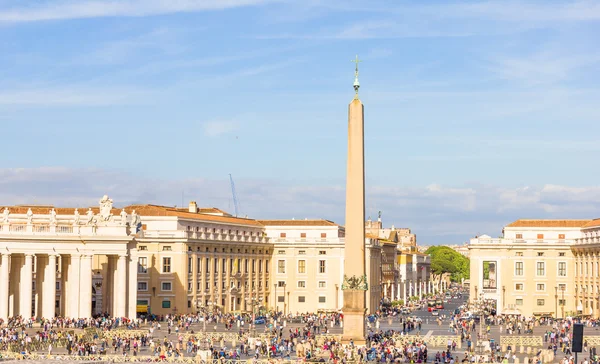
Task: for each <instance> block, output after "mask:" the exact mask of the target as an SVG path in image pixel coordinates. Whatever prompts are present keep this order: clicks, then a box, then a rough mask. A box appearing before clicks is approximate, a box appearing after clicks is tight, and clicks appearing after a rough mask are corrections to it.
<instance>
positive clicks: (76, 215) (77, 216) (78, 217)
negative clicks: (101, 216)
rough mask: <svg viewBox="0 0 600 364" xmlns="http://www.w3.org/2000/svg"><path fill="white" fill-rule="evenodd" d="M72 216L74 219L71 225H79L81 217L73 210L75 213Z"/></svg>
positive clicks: (77, 211)
mask: <svg viewBox="0 0 600 364" xmlns="http://www.w3.org/2000/svg"><path fill="white" fill-rule="evenodd" d="M73 214H74V215H75V219H74V220H73V224H74V225H79V220H80V219H81V217H80V216H79V210H77V209H75V212H74V213H73Z"/></svg>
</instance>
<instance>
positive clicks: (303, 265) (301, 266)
mask: <svg viewBox="0 0 600 364" xmlns="http://www.w3.org/2000/svg"><path fill="white" fill-rule="evenodd" d="M298 273H306V260H299V261H298Z"/></svg>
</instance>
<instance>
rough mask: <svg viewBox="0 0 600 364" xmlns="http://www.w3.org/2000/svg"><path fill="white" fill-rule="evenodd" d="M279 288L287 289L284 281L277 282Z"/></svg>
mask: <svg viewBox="0 0 600 364" xmlns="http://www.w3.org/2000/svg"><path fill="white" fill-rule="evenodd" d="M277 287H280V288H281V287H285V282H284V281H279V282H277Z"/></svg>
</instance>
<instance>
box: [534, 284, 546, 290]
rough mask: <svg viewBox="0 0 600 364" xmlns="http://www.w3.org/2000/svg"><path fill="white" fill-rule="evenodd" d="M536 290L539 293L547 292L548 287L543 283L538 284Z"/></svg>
mask: <svg viewBox="0 0 600 364" xmlns="http://www.w3.org/2000/svg"><path fill="white" fill-rule="evenodd" d="M535 289H536V290H538V291H545V290H546V285H545V284H543V283H538V284H536V285H535Z"/></svg>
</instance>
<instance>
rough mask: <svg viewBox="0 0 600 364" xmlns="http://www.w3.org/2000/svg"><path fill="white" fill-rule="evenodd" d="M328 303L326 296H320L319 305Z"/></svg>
mask: <svg viewBox="0 0 600 364" xmlns="http://www.w3.org/2000/svg"><path fill="white" fill-rule="evenodd" d="M325 302H327V300H326V297H325V296H319V303H325Z"/></svg>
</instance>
